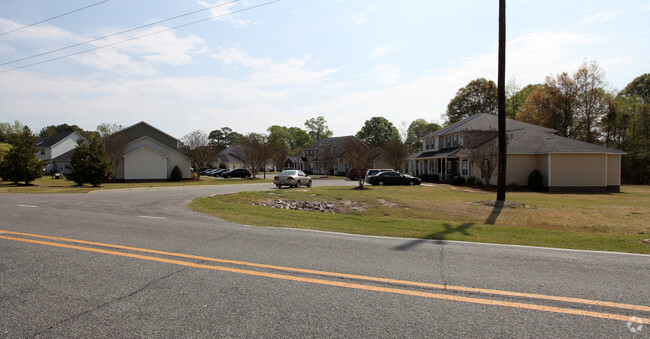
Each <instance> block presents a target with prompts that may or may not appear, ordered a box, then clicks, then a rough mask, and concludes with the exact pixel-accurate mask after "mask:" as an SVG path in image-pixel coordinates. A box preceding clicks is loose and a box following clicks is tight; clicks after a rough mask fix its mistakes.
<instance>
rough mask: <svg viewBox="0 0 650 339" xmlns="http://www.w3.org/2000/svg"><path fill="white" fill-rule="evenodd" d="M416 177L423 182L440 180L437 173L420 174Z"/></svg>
mask: <svg viewBox="0 0 650 339" xmlns="http://www.w3.org/2000/svg"><path fill="white" fill-rule="evenodd" d="M418 178H420V179H421V180H422V181H424V182H440V176H438V175H437V174H420V175H418Z"/></svg>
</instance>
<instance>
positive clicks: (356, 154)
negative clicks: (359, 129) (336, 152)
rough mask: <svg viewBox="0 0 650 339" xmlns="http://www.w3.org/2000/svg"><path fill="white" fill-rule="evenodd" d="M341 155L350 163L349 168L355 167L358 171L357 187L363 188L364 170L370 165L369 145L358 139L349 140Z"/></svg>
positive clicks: (364, 180)
mask: <svg viewBox="0 0 650 339" xmlns="http://www.w3.org/2000/svg"><path fill="white" fill-rule="evenodd" d="M343 157H344V159H345V160H346V161H347V162H349V163H350V166H351V168H356V169H357V170H358V171H359V173H358V180H359V186H358V187H357V188H358V189H363V185H364V184H365V182H366V171H367V170H368V168H369V167H370V166H372V154H371V152H370V147H368V145H366V144H364V143H363V142H361V141H359V140H351V141H350V142H349V143H348V144H347V145H346V147H345V154H344V155H343Z"/></svg>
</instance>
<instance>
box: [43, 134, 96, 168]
mask: <svg viewBox="0 0 650 339" xmlns="http://www.w3.org/2000/svg"><path fill="white" fill-rule="evenodd" d="M79 139H82V140H86V139H85V138H84V137H83V136H81V134H79V133H78V132H63V133H57V134H54V135H51V136H49V137H40V138H38V139H37V140H36V145H35V146H36V148H38V151H37V152H36V157H37V158H39V159H41V160H43V161H46V162H47V165H46V167H45V169H44V170H45V173H56V172H59V173H63V174H68V173H70V169H68V168H69V167H70V160H71V159H72V154H73V153H74V149H75V147H76V146H77V140H79Z"/></svg>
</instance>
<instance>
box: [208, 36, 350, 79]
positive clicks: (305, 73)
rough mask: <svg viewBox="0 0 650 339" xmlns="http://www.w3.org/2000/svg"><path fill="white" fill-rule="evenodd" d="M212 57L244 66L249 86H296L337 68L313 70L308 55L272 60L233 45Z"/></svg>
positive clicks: (233, 65) (225, 62)
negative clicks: (249, 54) (284, 59)
mask: <svg viewBox="0 0 650 339" xmlns="http://www.w3.org/2000/svg"><path fill="white" fill-rule="evenodd" d="M213 57H215V58H217V59H219V60H221V61H223V63H224V65H226V66H230V67H235V68H236V67H237V65H241V66H244V67H245V68H246V69H245V70H244V71H245V72H247V76H246V80H247V81H248V82H249V83H250V84H251V86H278V85H286V86H289V87H292V86H293V87H297V86H298V85H304V84H309V83H313V82H315V81H317V80H319V79H322V78H324V77H326V76H327V75H329V74H332V73H334V72H336V71H338V70H339V69H338V68H330V69H324V70H314V68H315V67H314V65H312V63H310V59H311V58H310V56H309V55H307V56H304V57H302V58H290V59H288V60H286V61H283V62H274V61H273V60H272V59H270V58H254V57H249V56H248V54H247V53H246V52H245V51H243V50H242V49H241V48H239V47H237V46H235V47H230V48H220V49H219V53H218V54H214V55H213Z"/></svg>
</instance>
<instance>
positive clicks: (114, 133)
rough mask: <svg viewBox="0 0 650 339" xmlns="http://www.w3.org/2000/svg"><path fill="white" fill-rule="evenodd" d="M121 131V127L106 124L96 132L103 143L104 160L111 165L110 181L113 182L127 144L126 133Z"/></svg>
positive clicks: (102, 124)
mask: <svg viewBox="0 0 650 339" xmlns="http://www.w3.org/2000/svg"><path fill="white" fill-rule="evenodd" d="M123 129H124V127H123V126H122V125H118V124H114V123H106V122H104V123H101V124H100V125H99V126H97V132H98V133H99V135H100V137H101V138H102V140H103V141H104V155H105V157H106V160H108V161H109V162H110V163H111V174H112V178H111V179H113V180H115V176H116V175H117V168H118V166H119V165H120V161H121V160H122V157H123V156H124V153H125V152H126V146H127V145H128V143H129V139H128V137H127V135H126V132H123V131H122V130H123Z"/></svg>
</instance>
